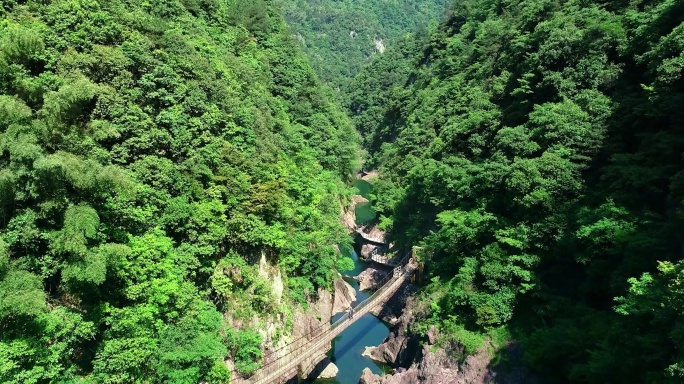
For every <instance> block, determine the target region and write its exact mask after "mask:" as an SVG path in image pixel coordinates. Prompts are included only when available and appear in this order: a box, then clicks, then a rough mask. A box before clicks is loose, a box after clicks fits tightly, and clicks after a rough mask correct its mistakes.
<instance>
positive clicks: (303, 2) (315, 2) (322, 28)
mask: <svg viewBox="0 0 684 384" xmlns="http://www.w3.org/2000/svg"><path fill="white" fill-rule="evenodd" d="M448 3H449V0H392V1H386V0H363V1H357V0H341V1H339V0H336V1H330V0H278V5H279V6H280V7H281V8H282V9H283V12H284V14H285V18H286V20H287V22H288V24H289V25H290V27H291V29H292V32H293V33H294V34H295V35H296V37H297V39H298V41H299V42H300V43H301V44H302V46H303V47H304V49H305V51H306V53H307V55H308V56H309V59H310V60H311V64H312V65H313V67H314V70H315V71H316V72H317V73H318V74H319V76H320V77H321V79H322V80H323V81H324V82H325V83H326V84H328V85H330V86H332V87H334V88H338V87H339V88H341V89H343V90H344V89H345V88H346V87H345V86H346V85H347V84H348V82H349V80H350V79H351V78H352V77H354V76H355V75H356V74H357V73H358V72H359V70H360V69H361V68H363V67H364V66H365V65H366V64H367V63H368V62H369V61H370V60H371V58H372V57H374V56H375V55H377V54H378V53H381V52H382V51H384V49H385V48H387V47H389V46H393V45H394V44H395V42H396V41H398V40H400V39H401V38H402V36H403V35H404V34H406V33H409V32H414V31H415V30H417V29H421V28H426V27H428V26H430V25H434V24H436V23H437V22H438V21H441V20H442V18H443V17H444V11H445V9H446V6H447V4H448Z"/></svg>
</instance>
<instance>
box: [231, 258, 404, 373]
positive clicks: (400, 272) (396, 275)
mask: <svg viewBox="0 0 684 384" xmlns="http://www.w3.org/2000/svg"><path fill="white" fill-rule="evenodd" d="M413 252H414V251H411V252H408V253H407V254H406V255H405V256H404V257H403V258H401V259H400V260H399V261H396V262H395V263H394V269H393V271H392V273H389V274H387V276H385V278H384V279H383V280H381V281H380V282H379V283H378V286H380V288H379V289H378V290H377V291H375V293H373V295H371V296H370V297H369V298H368V299H366V300H364V301H362V302H361V303H359V304H357V305H356V306H355V307H354V317H353V318H349V315H348V314H345V315H343V316H342V317H341V318H340V319H339V320H337V321H336V322H335V323H333V324H331V325H329V326H326V327H325V328H324V329H319V330H316V332H314V334H315V336H313V337H311V338H310V339H309V340H308V341H306V342H303V343H301V342H300V343H299V344H300V345H299V346H296V347H295V348H293V349H292V350H288V349H289V348H290V347H293V346H295V345H296V341H295V342H293V343H291V344H290V345H287V346H285V347H283V348H281V349H279V351H285V350H288V351H287V352H286V353H285V354H283V355H281V356H278V352H279V351H274V352H271V355H268V356H266V358H267V361H268V360H269V359H268V358H269V357H270V356H272V354H276V357H275V358H274V359H270V361H269V362H268V363H266V364H265V365H264V366H263V367H261V368H260V369H259V370H257V371H256V372H255V373H254V374H253V375H252V376H251V377H249V378H247V379H246V380H240V381H239V383H246V384H282V383H285V382H287V381H289V380H290V379H292V378H293V377H295V376H297V375H298V373H299V371H300V369H301V370H302V371H309V370H310V369H312V368H313V367H314V366H315V365H316V364H317V363H318V362H319V361H320V360H313V361H312V360H311V359H314V358H317V357H320V359H321V360H322V359H323V358H324V357H325V352H327V351H328V349H330V342H331V341H332V340H333V339H334V338H335V337H337V336H338V335H339V334H340V333H342V331H344V330H345V329H347V328H348V327H349V326H350V325H352V324H354V322H355V321H356V320H358V319H359V318H361V317H362V316H363V315H365V314H366V313H368V312H370V311H371V310H373V309H374V308H376V307H378V306H383V305H385V303H386V302H387V300H388V299H389V298H390V297H392V295H394V293H396V292H397V290H398V289H399V287H401V285H402V284H403V283H404V281H405V280H406V278H407V277H408V276H410V272H411V271H412V269H413V268H414V263H413V262H412V260H413ZM376 256H379V255H377V254H376ZM382 257H384V256H382ZM302 366H304V367H302ZM232 377H233V375H231V378H232ZM231 383H238V381H237V380H231Z"/></svg>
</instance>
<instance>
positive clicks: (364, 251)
mask: <svg viewBox="0 0 684 384" xmlns="http://www.w3.org/2000/svg"><path fill="white" fill-rule="evenodd" d="M376 248H378V246H377V245H373V244H364V245H362V246H361V257H362V258H364V259H370V258H371V255H372V254H373V251H374V250H375V249H376Z"/></svg>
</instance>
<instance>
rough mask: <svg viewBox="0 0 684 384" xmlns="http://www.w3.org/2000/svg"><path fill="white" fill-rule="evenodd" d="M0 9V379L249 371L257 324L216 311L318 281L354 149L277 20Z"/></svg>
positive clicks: (135, 6)
mask: <svg viewBox="0 0 684 384" xmlns="http://www.w3.org/2000/svg"><path fill="white" fill-rule="evenodd" d="M0 17H1V20H0V215H1V217H2V219H1V220H0V382H9V383H22V384H25V383H39V382H40V383H46V382H54V383H57V382H74V381H77V380H78V379H79V378H85V381H84V382H93V383H130V382H169V383H198V382H206V381H209V382H212V383H215V382H216V383H218V382H225V381H226V380H227V377H228V374H229V373H228V371H227V369H226V367H225V364H224V363H223V360H224V359H229V360H233V361H234V362H235V364H236V368H237V370H238V371H240V372H243V373H248V372H250V371H252V370H254V369H255V368H256V367H257V365H258V364H259V363H260V353H261V352H260V344H261V341H262V340H261V336H260V335H259V334H258V333H256V332H255V331H254V329H233V328H231V327H229V326H227V323H226V322H224V319H223V316H222V314H224V313H225V314H227V315H229V316H230V317H231V318H232V319H238V320H239V319H244V320H247V321H244V322H243V323H244V324H245V325H247V324H248V321H251V320H253V319H255V318H259V316H261V314H267V315H269V316H280V318H282V319H287V316H291V307H292V306H291V304H292V303H293V302H304V301H305V300H306V299H307V297H309V296H315V294H316V290H317V288H319V287H322V288H327V287H329V286H330V284H331V281H332V278H333V276H334V273H335V263H336V262H338V260H337V259H338V256H337V252H336V248H335V247H336V245H337V244H338V243H340V242H343V241H345V240H344V239H346V238H347V236H346V232H345V230H344V229H343V228H342V226H341V224H339V221H338V217H339V212H340V198H341V197H343V196H344V195H345V194H347V189H346V187H345V185H344V183H343V181H344V180H347V179H348V178H349V176H350V175H351V172H352V169H353V168H354V162H355V161H356V157H357V145H358V144H357V143H358V135H357V134H355V132H354V131H353V128H352V126H351V124H350V122H349V120H348V118H347V117H346V116H345V115H344V113H343V112H342V111H341V110H340V109H339V108H338V107H337V106H335V105H334V104H331V103H330V102H329V101H328V100H329V98H328V96H327V95H326V93H325V91H324V90H323V89H322V88H321V87H320V86H319V83H318V80H317V77H316V75H315V73H314V72H313V70H312V69H311V67H310V66H309V64H308V61H307V60H306V58H305V57H304V56H303V55H302V54H301V52H300V50H299V47H298V43H297V42H296V41H295V40H294V39H293V38H292V36H291V35H290V33H289V31H287V30H286V27H285V24H284V21H283V20H282V17H281V15H280V14H279V13H278V11H276V10H274V9H273V8H271V6H270V5H269V3H268V2H266V1H261V0H257V1H254V0H237V1H235V0H233V1H223V0H160V1H153V2H140V1H131V0H108V1H98V0H56V1H50V2H44V1H34V0H28V1H13V0H9V1H7V0H4V1H1V2H0ZM262 255H263V256H264V257H265V258H266V259H267V260H268V261H269V262H270V263H271V264H273V265H278V266H279V267H280V270H281V271H282V272H283V273H284V276H286V277H287V279H286V280H285V282H284V283H285V291H284V293H283V298H282V300H280V301H278V300H276V293H275V292H273V290H272V289H271V282H269V281H267V280H265V278H264V277H263V276H261V275H260V274H259V273H258V265H257V261H258V260H259V259H260V258H261V257H262ZM281 331H282V333H286V332H288V330H287V329H286V327H284V328H283V329H282V330H281Z"/></svg>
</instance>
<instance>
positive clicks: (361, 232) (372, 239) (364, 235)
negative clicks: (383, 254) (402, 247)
mask: <svg viewBox="0 0 684 384" xmlns="http://www.w3.org/2000/svg"><path fill="white" fill-rule="evenodd" d="M365 229H366V227H365V226H364V227H361V228H359V229H357V230H356V233H358V234H359V235H360V236H361V237H362V238H363V239H364V240H366V241H368V242H371V243H376V244H381V245H385V244H387V242H386V241H385V239H382V238H379V237H373V236H371V235H369V234H367V233H366V232H364V230H365Z"/></svg>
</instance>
